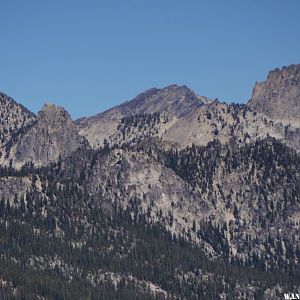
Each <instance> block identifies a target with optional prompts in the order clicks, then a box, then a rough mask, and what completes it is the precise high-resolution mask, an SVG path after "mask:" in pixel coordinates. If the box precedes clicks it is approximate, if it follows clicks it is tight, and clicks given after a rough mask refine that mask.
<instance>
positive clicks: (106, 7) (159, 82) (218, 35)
mask: <svg viewBox="0 0 300 300" xmlns="http://www.w3.org/2000/svg"><path fill="white" fill-rule="evenodd" d="M0 11H1V17H0V38H1V42H0V67H1V72H0V90H1V91H3V92H5V93H7V94H8V95H10V96H12V97H13V98H15V100H16V101H18V102H21V103H22V104H24V105H25V106H27V107H28V108H29V109H30V110H32V111H34V112H37V111H38V110H39V109H40V108H41V106H42V105H43V103H44V102H52V103H55V104H58V105H62V106H64V107H66V109H67V110H68V111H69V112H70V113H71V114H72V116H73V117H74V118H78V117H80V116H85V115H91V114H95V113H97V112H100V111H103V110H105V109H107V108H109V107H112V106H114V105H116V104H119V103H121V102H123V101H124V100H129V99H131V98H133V97H134V96H136V95H137V94H138V93H140V92H142V91H143V90H145V89H148V88H151V87H163V86H166V85H169V84H173V83H177V84H186V85H188V86H189V87H190V88H192V89H193V90H194V91H196V92H197V93H198V94H199V95H204V96H207V97H210V98H219V100H222V101H227V102H245V101H246V100H248V99H249V97H250V95H251V92H252V88H253V85H254V82H255V81H256V80H258V81H261V80H263V79H264V78H265V77H266V75H267V72H268V71H269V70H270V69H273V68H275V67H281V66H283V65H288V64H292V63H300V17H299V13H300V1H299V0H284V1H283V0H278V1H277V0H226V1H225V0H219V1H216V0H206V1H201V0H186V1H182V0H181V1H179V0H118V1H116V0H107V1H101V0H99V1H92V0H87V1H75V0H72V1H64V0H60V1H58V0H51V1H42V0H36V1H33V0H26V1H24V0H19V1H17V0H9V1H5V0H1V1H0Z"/></svg>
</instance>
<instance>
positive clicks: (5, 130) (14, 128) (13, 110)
mask: <svg viewBox="0 0 300 300" xmlns="http://www.w3.org/2000/svg"><path fill="white" fill-rule="evenodd" d="M0 112H1V119H0V120H1V123H0V161H1V162H4V160H5V145H6V144H7V143H8V142H9V141H10V140H11V139H12V138H14V136H15V135H16V134H17V132H18V131H19V130H20V129H21V128H25V127H26V126H28V125H30V124H33V123H34V122H35V119H36V116H35V115H34V114H33V113H32V112H30V111H29V110H28V109H26V108H25V107H24V106H23V105H20V104H18V103H16V102H15V101H14V100H13V99H12V98H10V97H8V96H7V95H5V94H3V93H0Z"/></svg>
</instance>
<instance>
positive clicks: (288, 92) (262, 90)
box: [248, 64, 300, 127]
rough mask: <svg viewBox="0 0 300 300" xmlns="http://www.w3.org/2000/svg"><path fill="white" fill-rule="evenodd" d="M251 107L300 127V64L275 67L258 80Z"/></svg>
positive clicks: (250, 101)
mask: <svg viewBox="0 0 300 300" xmlns="http://www.w3.org/2000/svg"><path fill="white" fill-rule="evenodd" d="M248 105H249V107H251V108H252V109H254V110H256V111H258V112H261V113H263V114H265V115H266V116H268V117H269V118H271V119H274V120H276V121H281V122H282V123H284V124H290V125H291V126H293V127H300V64H299V65H290V66H288V67H283V68H282V69H279V68H277V69H275V70H273V71H271V72H270V73H269V75H268V78H267V80H266V81H263V82H257V83H256V84H255V87H254V89H253V93H252V97H251V99H250V100H249V102H248Z"/></svg>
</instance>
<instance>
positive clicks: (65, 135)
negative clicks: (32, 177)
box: [9, 104, 88, 167]
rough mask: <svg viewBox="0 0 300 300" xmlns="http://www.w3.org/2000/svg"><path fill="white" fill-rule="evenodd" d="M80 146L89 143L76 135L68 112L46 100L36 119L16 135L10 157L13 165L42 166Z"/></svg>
mask: <svg viewBox="0 0 300 300" xmlns="http://www.w3.org/2000/svg"><path fill="white" fill-rule="evenodd" d="M82 146H84V147H88V143H87V142H86V140H85V138H84V137H82V136H80V135H79V133H78V130H77V127H76V125H75V124H74V123H73V121H72V119H71V116H70V115H69V113H68V112H67V111H66V110H65V109H64V108H62V107H59V106H55V105H53V104H45V105H44V107H43V108H42V110H41V111H40V112H39V113H38V115H37V118H36V122H35V123H34V124H32V125H31V126H29V127H28V128H27V130H25V132H22V133H20V134H19V135H18V136H17V137H16V139H15V140H14V142H13V143H12V147H11V149H10V151H9V157H10V159H11V160H12V161H13V165H15V166H16V167H18V166H21V165H23V164H24V163H26V162H32V163H33V164H34V165H36V166H43V165H47V164H49V163H51V162H54V161H56V160H57V159H58V158H59V157H61V158H64V157H66V156H68V155H69V154H71V153H72V152H74V151H75V150H77V149H78V148H80V147H82Z"/></svg>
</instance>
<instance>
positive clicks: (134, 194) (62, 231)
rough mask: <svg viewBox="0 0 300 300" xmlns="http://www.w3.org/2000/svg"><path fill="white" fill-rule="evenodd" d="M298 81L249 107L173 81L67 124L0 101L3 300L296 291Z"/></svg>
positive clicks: (65, 117)
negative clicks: (201, 94) (223, 100)
mask: <svg viewBox="0 0 300 300" xmlns="http://www.w3.org/2000/svg"><path fill="white" fill-rule="evenodd" d="M298 75H299V67H298V66H295V65H293V66H289V67H284V68H282V69H281V70H279V69H278V70H275V71H272V72H271V73H270V74H269V76H268V79H267V80H266V81H265V82H263V83H260V84H258V83H257V84H256V86H255V88H254V92H253V96H252V99H251V100H250V101H249V102H248V104H246V105H245V104H234V103H233V104H227V103H221V102H219V101H218V100H210V99H207V98H206V97H203V96H197V95H196V94H195V93H194V92H193V91H192V90H190V89H189V88H188V87H186V86H177V85H172V86H168V87H165V88H162V89H156V88H154V89H150V90H147V91H145V92H144V93H141V94H140V95H138V96H137V97H135V98H134V99H133V100H131V101H127V102H124V103H123V104H121V105H119V106H116V107H113V108H112V109H110V110H108V111H105V112H102V113H100V114H96V115H94V116H91V117H86V118H82V119H79V120H77V121H75V122H73V121H72V119H71V117H70V115H69V114H68V112H66V110H65V109H64V108H62V107H57V106H55V105H53V104H45V105H44V107H43V108H42V110H41V111H40V112H38V114H37V115H34V114H33V113H31V112H30V111H28V110H27V109H26V108H24V107H23V106H22V105H19V104H17V103H16V102H15V101H14V100H12V99H11V98H9V97H8V96H6V95H4V94H0V100H1V101H0V105H1V106H0V108H1V112H0V113H1V123H0V134H1V143H0V150H1V158H0V159H1V161H0V162H1V164H0V299H130V300H131V299H151V300H153V299H158V300H162V299H166V300H168V299H203V298H204V299H253V300H254V299H267V300H269V299H282V298H283V297H284V296H283V293H289V292H296V291H298V290H300V285H299V282H300V272H299V261H300V154H299V152H300V125H299V123H298V113H299V112H298V100H299V98H298V96H297V95H298V79H297V78H298V77H299V76H298Z"/></svg>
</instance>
